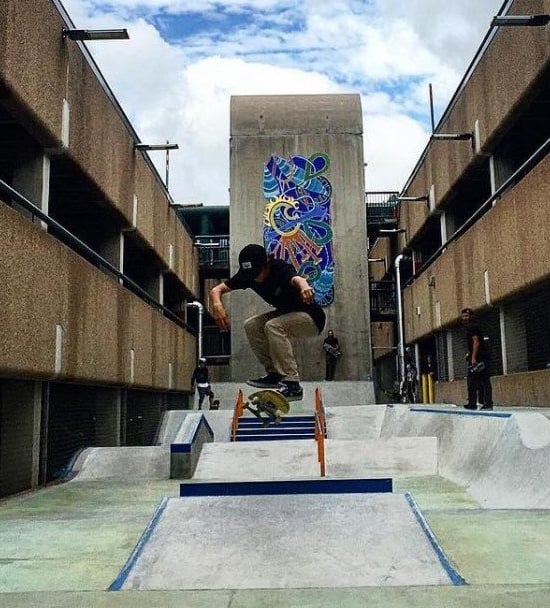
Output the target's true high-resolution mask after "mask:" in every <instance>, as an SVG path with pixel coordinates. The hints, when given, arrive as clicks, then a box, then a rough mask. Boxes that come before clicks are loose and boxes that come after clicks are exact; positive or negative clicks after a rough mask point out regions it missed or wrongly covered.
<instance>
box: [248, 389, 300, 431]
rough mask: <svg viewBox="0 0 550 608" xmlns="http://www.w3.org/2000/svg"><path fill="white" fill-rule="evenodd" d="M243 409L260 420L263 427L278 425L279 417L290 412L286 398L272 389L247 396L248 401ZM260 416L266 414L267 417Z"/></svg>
mask: <svg viewBox="0 0 550 608" xmlns="http://www.w3.org/2000/svg"><path fill="white" fill-rule="evenodd" d="M243 407H244V409H247V410H248V411H249V412H252V414H254V416H256V418H258V419H259V420H261V421H262V424H263V426H268V424H269V423H270V422H275V423H277V424H279V423H280V422H281V415H282V414H288V412H289V410H290V405H289V403H288V401H287V400H286V398H285V397H284V396H283V395H281V393H280V392H279V391H276V390H273V389H264V390H261V391H257V392H255V393H252V394H251V395H249V396H248V401H246V403H245V404H244V406H243ZM262 414H267V416H262Z"/></svg>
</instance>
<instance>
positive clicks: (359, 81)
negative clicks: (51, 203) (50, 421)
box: [63, 0, 502, 204]
mask: <svg viewBox="0 0 550 608" xmlns="http://www.w3.org/2000/svg"><path fill="white" fill-rule="evenodd" d="M63 3H64V5H65V7H66V9H67V11H68V12H69V14H70V15H71V18H72V20H73V21H74V22H75V25H76V26H77V27H89V28H94V27H97V28H99V27H105V28H107V27H126V28H127V29H128V30H129V33H130V40H129V41H127V42H108V43H105V42H104V43H99V42H96V43H89V44H88V48H89V49H90V50H91V52H92V53H93V55H94V57H95V59H96V61H97V63H98V65H99V67H100V69H101V70H102V72H103V74H104V76H105V77H106V79H107V81H108V83H109V85H110V86H111V88H112V89H113V91H114V92H115V95H116V96H117V98H118V99H119V101H120V103H121V104H122V106H123V108H124V110H125V111H126V113H127V114H128V116H129V117H130V119H131V120H132V123H133V124H134V126H135V128H136V130H137V132H138V134H139V135H140V137H141V139H142V141H148V142H163V141H166V140H167V139H169V140H170V141H175V142H177V143H179V144H180V150H179V151H177V152H174V153H173V154H172V156H171V178H170V190H171V192H172V195H173V197H174V198H175V199H176V200H177V201H178V202H203V203H205V204H225V203H227V202H228V200H229V199H228V185H229V168H228V167H229V147H228V146H229V143H228V140H229V99H230V96H231V95H243V94H252V95H259V94H265V95H267V94H293V93H295V94H303V93H350V92H351V93H359V94H361V99H362V106H363V121H364V133H365V135H364V141H365V159H366V161H367V162H368V166H367V169H366V173H365V177H366V186H367V189H369V190H386V189H388V190H394V189H397V190H399V189H400V188H401V187H402V186H403V184H404V183H405V181H406V179H407V177H408V176H409V175H410V173H411V171H412V169H413V167H414V165H415V163H416V160H417V159H418V156H419V155H420V153H421V152H422V150H423V148H424V147H425V145H426V143H427V140H428V131H429V123H430V118H429V106H428V83H433V87H434V94H435V101H436V118H437V116H439V115H440V114H441V112H442V111H443V109H444V108H445V106H446V105H447V103H448V101H449V99H450V97H451V96H452V94H453V92H454V90H455V89H456V86H457V85H458V83H459V81H460V79H461V77H462V75H463V73H464V70H465V69H466V67H467V66H468V64H469V63H470V61H471V59H472V57H473V55H474V53H475V52H476V50H477V48H478V46H479V44H480V43H481V40H482V38H483V36H484V35H485V33H486V32H487V30H488V28H489V23H490V20H491V17H492V16H493V15H494V14H496V13H497V12H498V10H499V9H500V7H501V5H502V0H452V2H442V1H441V0H406V1H404V0H322V1H321V0H220V1H217V0H110V2H105V1H104V0H103V1H98V0H63ZM159 156H161V155H159ZM151 158H152V159H153V161H154V162H155V163H158V167H159V172H160V173H161V175H163V171H164V169H163V161H164V159H163V158H162V157H161V158H156V157H155V156H154V155H151Z"/></svg>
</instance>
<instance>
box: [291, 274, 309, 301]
mask: <svg viewBox="0 0 550 608" xmlns="http://www.w3.org/2000/svg"><path fill="white" fill-rule="evenodd" d="M290 284H291V285H292V286H293V287H296V289H297V290H298V291H299V292H300V299H301V300H302V302H304V303H305V304H311V303H312V302H313V289H312V288H311V287H310V286H309V283H308V282H307V281H306V280H305V279H304V278H303V277H299V276H295V277H292V279H291V280H290Z"/></svg>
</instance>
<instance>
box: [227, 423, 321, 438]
mask: <svg viewBox="0 0 550 608" xmlns="http://www.w3.org/2000/svg"><path fill="white" fill-rule="evenodd" d="M262 434H268V435H269V434H271V435H307V434H311V435H313V434H314V429H313V428H309V429H296V428H289V427H282V426H281V425H271V426H262V425H260V426H259V427H257V428H253V429H249V428H246V429H241V428H239V429H237V435H238V436H240V437H242V436H244V435H262Z"/></svg>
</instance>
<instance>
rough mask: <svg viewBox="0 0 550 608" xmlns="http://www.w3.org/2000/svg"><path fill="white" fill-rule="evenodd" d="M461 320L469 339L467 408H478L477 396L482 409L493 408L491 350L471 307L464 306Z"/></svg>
mask: <svg viewBox="0 0 550 608" xmlns="http://www.w3.org/2000/svg"><path fill="white" fill-rule="evenodd" d="M460 321H461V322H462V324H463V325H464V326H465V327H466V338H467V340H468V353H467V354H466V361H467V362H468V376H467V383H468V403H467V404H466V405H465V406H464V407H465V408H466V409H467V410H476V409H477V398H478V396H479V402H480V403H481V408H480V409H482V410H492V409H493V391H492V387H491V378H490V375H489V352H488V349H487V345H486V344H485V339H484V336H483V333H482V332H481V329H480V328H479V326H478V325H477V323H475V321H474V312H473V310H472V309H471V308H464V309H463V310H462V311H461V313H460Z"/></svg>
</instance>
